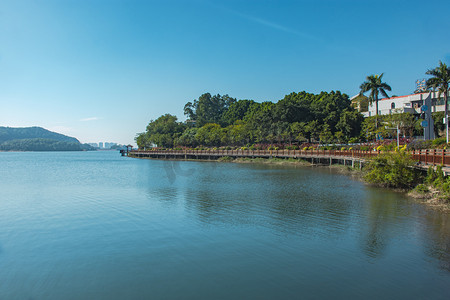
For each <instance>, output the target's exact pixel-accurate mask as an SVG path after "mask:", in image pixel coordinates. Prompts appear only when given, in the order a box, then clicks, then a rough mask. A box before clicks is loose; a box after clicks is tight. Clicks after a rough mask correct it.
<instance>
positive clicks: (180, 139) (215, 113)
mask: <svg viewBox="0 0 450 300" xmlns="http://www.w3.org/2000/svg"><path fill="white" fill-rule="evenodd" d="M184 113H185V115H186V117H187V120H186V122H179V121H178V119H177V117H176V116H174V115H170V114H165V115H163V116H160V117H159V118H157V119H156V120H151V121H150V123H149V124H148V126H147V128H146V131H145V132H143V133H140V134H138V135H137V137H136V142H137V144H138V146H139V148H149V147H152V146H155V145H157V146H160V147H170V148H172V147H197V146H210V147H220V146H245V145H249V144H255V143H260V144H274V143H278V144H289V145H292V144H298V143H302V142H313V141H316V142H317V141H320V142H323V143H330V142H334V141H338V142H347V141H348V139H350V138H352V137H358V138H359V136H360V131H361V125H362V122H363V119H364V118H363V116H362V115H361V114H360V113H359V112H357V111H356V110H355V109H354V108H353V107H351V101H350V99H349V97H348V95H346V94H343V93H341V92H339V91H336V92H334V91H332V92H329V93H328V92H321V93H320V94H312V93H307V92H300V93H291V94H289V95H286V96H285V97H284V98H283V99H281V100H279V101H277V102H276V103H274V102H270V101H266V102H262V103H258V102H256V101H254V100H236V99H235V98H232V97H230V96H229V95H211V94H210V93H205V94H203V95H201V96H200V97H199V98H198V99H195V100H194V101H192V102H188V103H186V105H185V106H184Z"/></svg>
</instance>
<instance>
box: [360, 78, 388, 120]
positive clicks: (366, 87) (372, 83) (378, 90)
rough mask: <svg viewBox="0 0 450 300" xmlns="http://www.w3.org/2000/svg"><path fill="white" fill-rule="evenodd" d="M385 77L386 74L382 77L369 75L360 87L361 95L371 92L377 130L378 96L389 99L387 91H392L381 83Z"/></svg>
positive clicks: (370, 96)
mask: <svg viewBox="0 0 450 300" xmlns="http://www.w3.org/2000/svg"><path fill="white" fill-rule="evenodd" d="M383 75H384V73H381V75H369V76H367V77H366V81H364V82H363V83H362V84H361V86H360V87H359V88H360V89H361V92H360V94H361V95H362V94H364V93H365V92H368V91H370V95H369V102H370V103H373V102H375V129H378V94H381V95H383V96H384V97H386V98H389V96H388V94H387V93H386V91H391V87H390V86H389V85H388V84H387V83H385V82H382V81H381V80H382V78H383Z"/></svg>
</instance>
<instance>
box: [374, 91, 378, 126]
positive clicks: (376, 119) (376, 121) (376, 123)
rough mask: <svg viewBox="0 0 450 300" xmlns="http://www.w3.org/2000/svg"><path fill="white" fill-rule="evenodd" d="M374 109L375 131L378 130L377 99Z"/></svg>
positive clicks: (376, 99)
mask: <svg viewBox="0 0 450 300" xmlns="http://www.w3.org/2000/svg"><path fill="white" fill-rule="evenodd" d="M375 109H376V111H375V130H378V97H377V98H375ZM377 134H378V133H377Z"/></svg>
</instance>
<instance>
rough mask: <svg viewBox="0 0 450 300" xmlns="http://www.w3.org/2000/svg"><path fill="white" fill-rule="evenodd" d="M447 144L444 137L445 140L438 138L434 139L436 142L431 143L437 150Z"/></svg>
mask: <svg viewBox="0 0 450 300" xmlns="http://www.w3.org/2000/svg"><path fill="white" fill-rule="evenodd" d="M446 142H447V140H446V138H445V137H443V138H437V139H434V140H433V141H432V142H431V144H432V145H433V147H434V148H437V147H439V146H440V145H443V144H446Z"/></svg>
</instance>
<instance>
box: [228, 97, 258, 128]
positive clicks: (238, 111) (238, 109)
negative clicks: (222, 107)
mask: <svg viewBox="0 0 450 300" xmlns="http://www.w3.org/2000/svg"><path fill="white" fill-rule="evenodd" d="M255 105H257V103H256V102H255V101H253V100H239V101H236V102H233V103H231V105H230V107H229V108H228V109H227V110H226V111H225V113H224V114H223V116H222V123H223V124H224V126H228V125H233V124H234V123H235V122H236V121H238V120H243V119H244V117H245V115H246V114H247V112H248V111H249V110H250V108H251V107H252V106H255Z"/></svg>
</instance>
